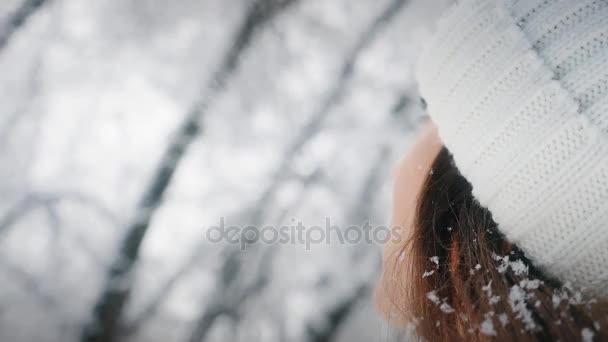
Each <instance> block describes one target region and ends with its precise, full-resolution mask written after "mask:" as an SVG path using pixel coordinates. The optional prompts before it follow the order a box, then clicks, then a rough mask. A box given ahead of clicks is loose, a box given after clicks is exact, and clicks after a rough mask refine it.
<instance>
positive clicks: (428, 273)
mask: <svg viewBox="0 0 608 342" xmlns="http://www.w3.org/2000/svg"><path fill="white" fill-rule="evenodd" d="M433 273H435V270H430V271H425V272H424V273H423V274H422V278H426V277H430V276H432V275H433Z"/></svg>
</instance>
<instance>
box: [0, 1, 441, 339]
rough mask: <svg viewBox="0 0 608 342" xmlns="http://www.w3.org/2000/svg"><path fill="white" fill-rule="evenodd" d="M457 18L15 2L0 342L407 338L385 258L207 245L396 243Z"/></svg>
mask: <svg viewBox="0 0 608 342" xmlns="http://www.w3.org/2000/svg"><path fill="white" fill-rule="evenodd" d="M448 2H449V1H448V0H432V1H429V0H411V1H407V0H382V1H377V0H373V1H372V0H365V1H352V0H173V1H161V0H86V1H83V0H1V2H0V254H1V255H0V282H1V283H0V284H1V286H0V341H9V342H12V341H15V342H22V341H23V342H29V341H57V342H70V341H79V340H82V341H86V340H89V341H104V340H107V336H103V334H101V333H100V332H102V331H104V329H106V330H112V331H113V335H112V336H113V338H114V339H116V340H122V341H191V342H198V341H395V340H398V339H403V336H400V335H401V334H400V333H398V332H394V331H391V329H389V327H388V325H387V324H386V323H383V322H382V321H381V319H380V318H379V317H378V316H377V314H376V313H375V312H374V310H373V307H372V303H371V292H370V291H371V288H372V287H373V284H374V282H375V280H376V277H377V275H378V271H379V269H380V250H381V248H380V246H378V245H374V244H357V245H353V244H350V245H349V244H339V243H335V242H332V243H330V244H325V243H322V244H317V245H314V246H312V247H311V248H310V249H307V248H305V246H303V245H302V244H272V245H265V244H260V243H254V244H252V245H250V246H248V247H247V249H246V250H245V251H240V250H239V248H238V246H234V245H230V244H227V243H212V242H210V241H209V240H208V239H207V238H206V236H207V235H206V231H207V229H208V228H209V227H211V226H214V225H218V224H219V222H220V220H221V218H223V219H224V220H225V222H226V224H228V225H241V226H244V225H249V224H253V225H257V226H261V225H265V224H268V225H275V226H279V225H281V224H292V223H293V222H298V221H301V222H303V224H304V225H305V226H311V225H323V224H324V222H325V219H326V218H327V217H329V218H331V220H332V223H334V224H336V225H338V226H339V227H346V226H348V225H349V224H362V223H363V222H364V221H368V220H369V221H370V222H371V223H372V224H387V223H388V220H389V211H390V190H391V189H390V187H391V169H392V165H393V164H394V163H395V161H396V160H397V159H398V158H399V157H400V156H401V155H402V154H403V152H404V151H405V150H406V149H407V147H408V145H409V144H410V143H411V140H412V133H413V132H414V131H415V130H416V129H417V127H418V126H419V125H420V122H421V120H422V118H423V115H424V114H423V112H422V109H421V108H420V105H419V100H418V96H417V94H416V89H415V81H414V79H413V68H412V67H413V63H414V62H415V59H416V57H417V55H418V52H419V49H420V46H421V44H422V43H423V41H424V39H425V38H426V37H427V34H428V32H429V30H431V29H432V25H433V22H434V20H435V19H436V18H437V16H438V15H439V14H440V13H441V11H442V10H443V9H444V8H445V7H446V5H447V4H448ZM100 327H104V329H100ZM83 331H84V332H83Z"/></svg>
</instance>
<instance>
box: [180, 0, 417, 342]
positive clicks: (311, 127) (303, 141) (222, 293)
mask: <svg viewBox="0 0 608 342" xmlns="http://www.w3.org/2000/svg"><path fill="white" fill-rule="evenodd" d="M405 2H406V1H405V0H393V1H391V2H390V4H389V5H388V6H387V7H386V8H385V9H384V10H383V11H382V13H381V14H380V15H379V16H378V17H376V18H375V20H374V21H373V22H372V23H371V25H370V26H369V27H368V28H367V29H366V30H365V31H364V32H363V34H362V35H361V37H360V38H359V40H358V41H357V42H356V44H355V45H354V47H353V48H352V49H351V50H350V51H349V52H348V53H347V55H346V58H345V60H344V63H343V64H342V67H341V68H340V70H339V72H338V75H337V78H336V80H335V82H334V83H333V85H332V87H331V89H330V91H329V93H328V95H327V96H326V97H325V99H324V100H323V101H322V103H321V105H320V106H319V107H318V108H317V110H316V111H315V112H314V113H313V115H312V117H311V119H310V120H309V121H308V122H307V123H306V125H305V126H304V128H303V129H302V130H300V131H299V134H298V135H297V136H296V138H295V139H294V140H292V142H291V144H290V145H289V146H288V148H287V149H286V151H285V153H284V154H283V157H282V159H281V162H280V164H279V166H278V168H277V170H276V172H275V174H274V175H275V176H274V178H273V181H272V182H271V183H270V185H269V186H268V187H267V188H266V189H265V190H264V191H263V192H262V194H261V196H260V197H259V199H258V200H257V201H256V202H255V203H257V205H256V207H254V209H252V210H251V212H250V215H249V220H248V221H247V224H248V225H252V226H259V225H260V224H261V223H262V222H263V220H264V217H266V215H267V207H268V205H269V204H270V203H271V202H272V199H273V198H274V196H275V195H276V192H277V190H278V189H279V188H280V186H281V184H282V183H283V181H284V179H285V177H286V176H287V175H288V174H289V169H290V168H291V166H292V164H293V161H294V159H295V157H296V156H297V155H299V154H300V152H301V151H302V149H303V148H304V147H305V146H306V145H307V144H308V142H309V141H311V140H312V138H313V137H315V136H316V135H317V134H318V133H319V131H320V130H321V129H322V126H323V123H324V122H325V120H326V119H327V117H328V116H329V114H330V113H331V110H332V109H333V108H334V106H335V105H337V104H338V103H339V102H340V101H341V99H342V97H343V96H344V93H345V91H346V88H347V84H348V83H349V82H350V80H351V79H352V77H353V73H354V67H355V65H356V63H357V61H358V60H359V57H360V56H361V54H362V52H363V51H365V49H366V48H368V47H369V46H370V45H371V43H372V42H373V41H374V39H375V38H376V37H377V35H378V33H379V32H381V30H382V29H383V28H384V27H385V26H386V25H387V24H388V23H389V22H390V21H391V19H393V18H394V17H395V16H396V14H397V13H398V12H399V11H400V10H401V8H402V7H403V5H404V4H405ZM248 253H250V251H246V252H243V251H239V250H235V249H229V250H228V252H227V257H226V258H225V259H224V263H223V265H222V267H221V268H220V269H221V271H222V273H223V274H224V276H223V277H221V279H222V280H223V281H221V282H220V284H218V285H217V286H216V291H217V294H216V295H214V296H212V298H213V302H212V303H209V305H207V306H205V307H203V309H202V311H201V313H200V315H199V318H198V319H197V320H196V323H195V326H194V327H195V328H194V331H193V333H192V335H191V338H190V342H200V341H203V340H204V339H205V337H206V334H207V333H208V331H209V329H210V328H211V327H212V325H213V323H214V322H215V319H216V318H217V317H219V316H220V315H222V314H224V313H225V311H226V308H225V307H224V304H223V303H222V302H221V300H222V299H224V298H227V297H230V296H229V295H226V293H230V289H231V288H232V287H233V286H234V285H233V281H234V279H235V278H236V276H237V275H238V273H240V270H241V268H242V267H243V265H242V263H243V262H244V260H245V257H244V256H243V254H248ZM216 302H217V303H216Z"/></svg>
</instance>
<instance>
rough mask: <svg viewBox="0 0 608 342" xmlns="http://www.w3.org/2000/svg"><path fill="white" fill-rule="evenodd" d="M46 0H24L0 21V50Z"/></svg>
mask: <svg viewBox="0 0 608 342" xmlns="http://www.w3.org/2000/svg"><path fill="white" fill-rule="evenodd" d="M46 2H48V1H47V0H24V1H23V2H22V3H21V4H20V5H19V7H17V9H16V10H15V11H14V12H13V13H12V14H11V15H9V16H8V18H6V21H4V22H2V23H0V51H2V50H3V49H4V48H5V47H6V45H7V44H8V42H9V41H10V39H11V37H12V36H13V35H14V34H15V33H16V32H17V31H19V29H20V28H22V27H23V25H25V23H26V22H27V21H28V19H30V18H31V16H32V15H33V14H34V13H36V12H37V11H38V10H39V9H40V8H41V7H42V5H44V4H45V3H46Z"/></svg>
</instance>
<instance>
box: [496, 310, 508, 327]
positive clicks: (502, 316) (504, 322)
mask: <svg viewBox="0 0 608 342" xmlns="http://www.w3.org/2000/svg"><path fill="white" fill-rule="evenodd" d="M498 320H499V321H500V324H502V326H503V327H504V326H505V325H507V323H509V317H508V316H507V314H506V313H501V314H500V315H498Z"/></svg>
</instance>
